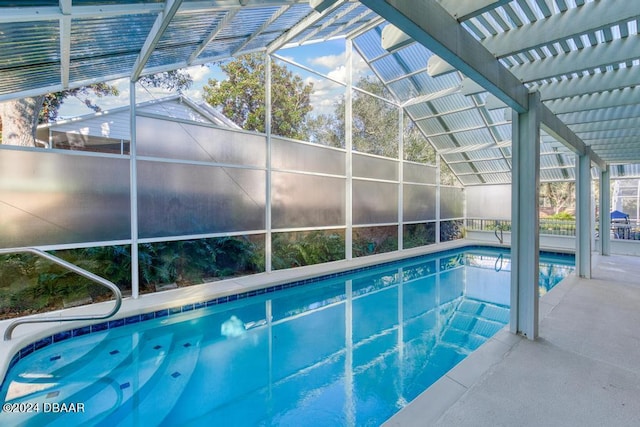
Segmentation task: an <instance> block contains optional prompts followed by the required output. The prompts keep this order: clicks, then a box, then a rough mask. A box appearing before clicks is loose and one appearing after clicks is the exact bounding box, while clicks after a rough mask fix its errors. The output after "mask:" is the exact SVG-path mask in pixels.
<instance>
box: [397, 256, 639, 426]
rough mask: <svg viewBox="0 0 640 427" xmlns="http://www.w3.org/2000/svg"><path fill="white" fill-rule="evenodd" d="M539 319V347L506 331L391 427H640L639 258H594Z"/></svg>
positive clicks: (545, 302)
mask: <svg viewBox="0 0 640 427" xmlns="http://www.w3.org/2000/svg"><path fill="white" fill-rule="evenodd" d="M540 316H541V322H540V329H539V335H540V337H539V339H538V340H536V341H534V342H532V341H529V340H527V339H524V338H521V337H518V336H515V335H513V334H510V333H509V332H508V331H506V330H502V331H501V332H500V333H498V334H497V335H496V336H495V337H494V338H492V339H491V340H490V341H489V342H487V344H486V345H485V346H483V347H482V348H480V349H479V351H477V352H475V353H473V354H472V355H470V356H469V357H468V358H467V359H465V360H464V361H463V362H462V363H460V364H459V365H458V366H457V367H455V368H454V369H453V370H452V371H451V372H449V373H448V374H447V375H446V376H445V377H443V378H441V379H440V380H439V381H438V382H437V383H436V384H434V385H433V386H432V387H431V388H429V389H428V390H427V391H425V392H424V393H423V394H421V395H420V396H419V397H418V398H417V399H416V400H414V401H413V402H412V403H411V404H410V405H409V406H407V407H406V408H405V409H404V410H403V411H401V412H399V413H398V414H396V416H394V417H392V418H391V419H390V420H389V421H387V423H386V425H387V426H432V425H433V426H461V425H468V426H608V427H610V426H636V425H640V258H638V257H629V256H611V257H600V256H597V255H595V254H594V256H593V278H592V279H591V280H586V279H579V278H576V277H573V276H572V277H570V278H568V279H566V280H564V281H563V282H561V284H559V285H558V286H557V287H556V288H555V289H553V290H552V291H551V292H550V293H548V294H547V295H545V296H544V297H542V298H541V300H540Z"/></svg>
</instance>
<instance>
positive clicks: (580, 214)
mask: <svg viewBox="0 0 640 427" xmlns="http://www.w3.org/2000/svg"><path fill="white" fill-rule="evenodd" d="M576 169H577V170H576V199H577V200H576V270H577V272H578V275H579V276H580V277H584V278H585V279H590V278H591V230H592V227H591V158H590V157H589V150H587V152H586V153H584V154H582V155H577V161H576Z"/></svg>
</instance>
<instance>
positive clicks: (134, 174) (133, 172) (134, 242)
mask: <svg viewBox="0 0 640 427" xmlns="http://www.w3.org/2000/svg"><path fill="white" fill-rule="evenodd" d="M129 107H130V108H129V112H130V125H131V140H130V142H129V186H130V187H129V188H130V189H129V193H130V203H131V208H130V209H131V211H130V215H131V296H132V297H133V298H138V295H139V293H140V283H139V280H138V276H139V275H138V272H139V265H138V158H137V148H136V147H137V143H136V82H134V81H132V82H130V83H129Z"/></svg>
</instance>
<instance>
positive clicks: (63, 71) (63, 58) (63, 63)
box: [60, 0, 71, 89]
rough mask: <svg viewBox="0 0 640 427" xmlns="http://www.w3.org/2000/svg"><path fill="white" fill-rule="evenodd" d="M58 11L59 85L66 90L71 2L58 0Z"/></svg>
mask: <svg viewBox="0 0 640 427" xmlns="http://www.w3.org/2000/svg"><path fill="white" fill-rule="evenodd" d="M60 11H61V12H62V17H61V18H60V83H61V84H62V87H63V88H65V89H66V88H68V87H69V64H70V63H71V0H60Z"/></svg>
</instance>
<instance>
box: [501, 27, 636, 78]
mask: <svg viewBox="0 0 640 427" xmlns="http://www.w3.org/2000/svg"><path fill="white" fill-rule="evenodd" d="M639 40H640V36H638V35H636V36H629V37H627V38H625V39H618V40H613V41H611V42H609V43H603V44H598V45H596V46H593V47H585V48H584V49H581V50H574V51H571V52H569V53H564V54H559V55H557V56H553V57H549V58H544V59H541V60H539V61H535V62H528V63H524V64H519V65H514V66H513V67H511V68H510V70H511V72H512V73H513V74H514V75H515V76H516V77H518V79H520V81H522V82H534V81H540V80H544V79H548V78H551V77H556V76H561V75H567V74H572V73H578V72H582V71H585V70H593V69H596V68H599V67H603V66H607V65H611V64H621V63H623V62H627V61H629V60H634V59H638V58H640V43H639Z"/></svg>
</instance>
